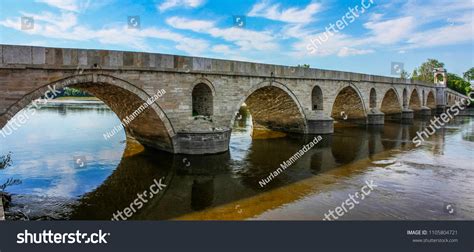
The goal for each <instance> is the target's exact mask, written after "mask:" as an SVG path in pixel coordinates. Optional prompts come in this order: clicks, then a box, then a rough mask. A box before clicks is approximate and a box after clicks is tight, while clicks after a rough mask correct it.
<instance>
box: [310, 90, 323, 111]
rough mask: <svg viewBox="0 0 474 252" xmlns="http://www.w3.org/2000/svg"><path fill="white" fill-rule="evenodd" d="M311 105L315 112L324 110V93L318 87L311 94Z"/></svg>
mask: <svg viewBox="0 0 474 252" xmlns="http://www.w3.org/2000/svg"><path fill="white" fill-rule="evenodd" d="M311 103H312V106H311V107H312V108H313V110H323V91H321V88H320V87H318V86H315V87H314V88H313V91H312V92H311Z"/></svg>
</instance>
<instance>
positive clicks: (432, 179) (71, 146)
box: [0, 104, 474, 220]
mask: <svg viewBox="0 0 474 252" xmlns="http://www.w3.org/2000/svg"><path fill="white" fill-rule="evenodd" d="M241 114H242V116H241V117H239V119H238V120H236V125H235V128H234V130H233V133H232V137H231V143H230V151H229V152H227V153H223V154H218V155H206V156H191V155H171V154H168V153H163V152H160V151H155V150H149V149H144V148H143V147H142V146H141V145H139V144H138V143H136V142H134V141H132V140H126V137H125V134H124V133H123V132H119V133H118V134H117V135H115V136H114V137H113V138H111V139H109V140H104V138H103V136H102V135H103V133H105V132H107V131H109V130H111V129H112V128H113V127H114V126H115V125H117V124H119V123H120V122H119V119H118V118H117V117H116V116H115V114H114V113H113V112H111V111H110V110H109V109H108V108H107V107H106V106H105V105H101V104H82V105H78V104H61V105H48V106H45V107H43V108H41V109H39V110H38V111H37V112H36V113H35V114H34V115H33V116H31V118H30V119H29V120H28V122H27V123H26V124H25V125H23V126H22V127H21V128H19V129H18V130H17V131H15V132H14V133H13V134H11V135H9V136H7V137H6V138H2V137H0V143H1V144H0V156H2V155H7V154H8V153H11V154H10V157H11V160H12V162H11V165H10V166H9V167H7V168H6V169H3V170H0V184H2V183H4V181H6V180H7V179H9V178H12V179H18V180H20V181H21V184H17V185H12V186H9V187H7V188H6V189H5V190H6V191H7V192H9V193H10V194H11V195H12V203H11V205H10V207H9V208H8V209H7V218H10V219H90V220H95V219H104V220H108V219H111V218H112V216H113V214H114V213H116V212H117V211H118V210H123V209H124V208H126V207H127V206H130V205H131V204H132V202H134V201H135V200H136V199H137V193H141V192H143V191H144V190H147V189H148V188H150V186H151V185H153V183H154V180H156V181H157V180H159V179H162V183H163V184H165V185H166V187H165V188H164V190H162V191H160V192H158V193H157V195H155V197H153V198H149V199H148V200H147V202H146V203H144V204H143V206H142V207H141V209H139V210H137V211H136V213H134V214H133V216H132V217H131V219H146V220H163V219H186V220H207V219H211V220H221V219H224V220H240V219H257V220H321V219H323V218H324V217H325V214H326V213H328V212H329V211H330V210H332V211H334V210H336V208H338V207H341V205H342V204H343V202H346V206H345V207H346V208H347V200H348V199H349V198H350V197H349V195H350V194H351V195H354V194H355V193H356V192H362V191H361V190H363V189H362V188H363V187H364V185H366V183H372V184H374V185H375V186H373V189H371V191H369V193H370V194H367V195H366V196H365V197H364V199H359V200H358V201H357V202H358V203H357V204H353V205H354V206H353V207H352V208H351V209H345V211H344V213H343V214H342V215H339V216H338V219H339V220H451V219H462V220H465V219H469V220H472V219H474V183H473V182H474V165H473V161H474V158H473V157H474V120H473V119H472V117H457V118H455V120H454V121H453V122H452V123H450V124H449V125H447V126H446V127H444V128H442V129H440V130H438V131H437V132H436V134H435V135H433V136H431V137H430V138H429V139H427V141H425V142H423V144H422V145H421V146H419V147H415V146H414V145H413V144H412V142H411V139H412V138H413V137H414V136H416V132H417V131H419V130H422V129H423V128H424V127H426V126H427V125H428V124H427V119H416V120H415V121H414V122H413V123H411V124H401V123H398V122H386V124H385V125H384V126H383V127H367V126H360V125H354V124H349V123H336V125H335V133H334V134H333V135H330V136H329V135H323V136H322V140H321V141H320V142H318V143H317V145H316V146H315V147H314V148H312V149H311V150H309V151H308V152H306V153H305V154H304V155H303V156H302V157H301V158H300V159H298V161H296V162H295V163H294V164H292V165H291V166H290V167H288V168H287V169H286V170H284V171H283V172H281V173H279V174H278V175H277V176H275V177H274V178H273V179H272V180H271V181H270V182H269V183H268V184H267V185H265V186H263V187H262V186H261V185H260V184H259V181H261V180H262V179H264V178H267V177H268V176H269V174H270V173H272V172H274V171H275V170H276V169H277V168H278V167H280V164H281V163H282V162H283V161H286V160H288V159H289V158H290V157H291V156H293V155H294V154H295V153H296V152H298V151H299V150H300V149H301V148H302V147H303V146H304V145H305V144H308V143H309V142H310V141H312V140H313V138H314V137H315V136H286V137H283V138H274V139H254V140H252V138H251V136H250V135H251V131H252V129H251V123H250V122H251V118H250V116H249V115H248V114H246V113H245V110H241ZM365 189H367V187H366V188H365Z"/></svg>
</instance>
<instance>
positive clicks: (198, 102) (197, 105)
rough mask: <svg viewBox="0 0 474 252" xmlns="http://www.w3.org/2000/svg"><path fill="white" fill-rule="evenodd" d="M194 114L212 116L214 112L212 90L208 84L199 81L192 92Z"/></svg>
mask: <svg viewBox="0 0 474 252" xmlns="http://www.w3.org/2000/svg"><path fill="white" fill-rule="evenodd" d="M192 100H193V101H192V103H193V116H200V115H201V116H211V115H212V114H213V97H212V90H211V88H209V86H208V85H206V84H204V83H199V84H197V85H196V86H194V88H193V92H192Z"/></svg>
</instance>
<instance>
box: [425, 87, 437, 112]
mask: <svg viewBox="0 0 474 252" xmlns="http://www.w3.org/2000/svg"><path fill="white" fill-rule="evenodd" d="M426 106H427V107H428V108H430V109H435V108H436V101H435V97H434V94H433V91H430V92H429V93H428V97H427V98H426Z"/></svg>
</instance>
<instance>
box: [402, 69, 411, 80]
mask: <svg viewBox="0 0 474 252" xmlns="http://www.w3.org/2000/svg"><path fill="white" fill-rule="evenodd" d="M400 78H401V79H404V80H406V79H410V74H409V73H408V72H407V71H405V70H402V72H401V73H400Z"/></svg>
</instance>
